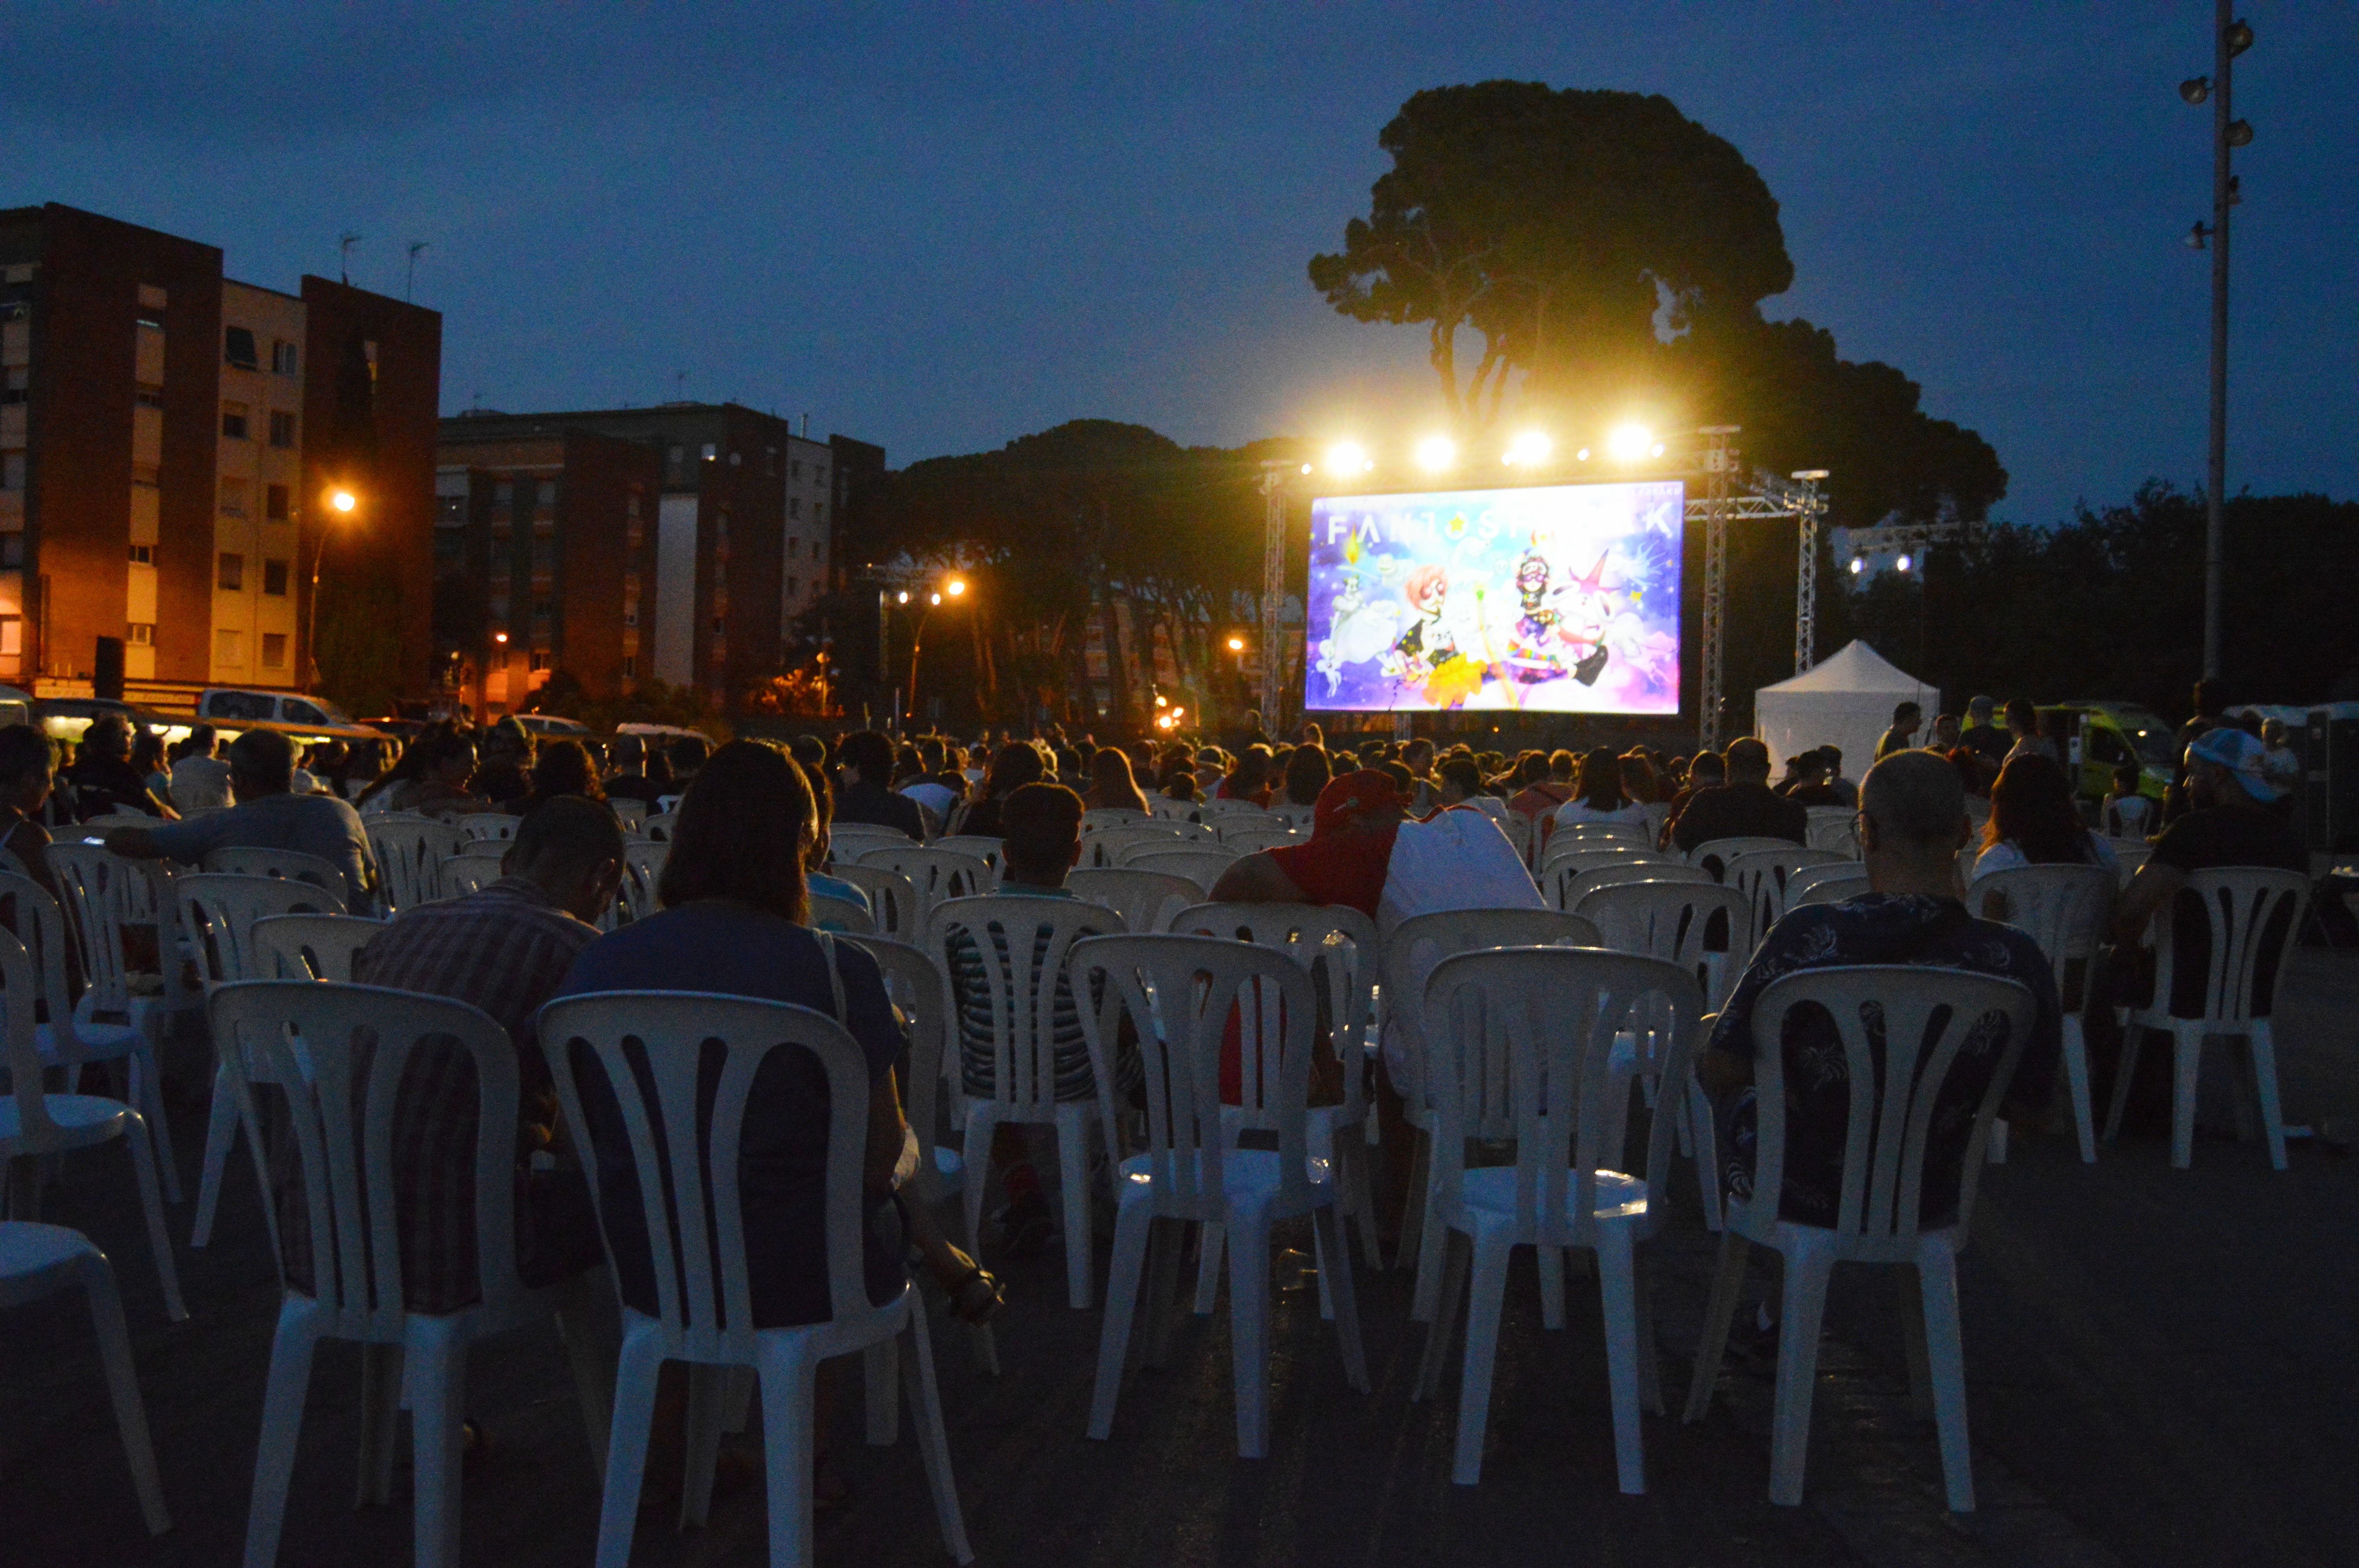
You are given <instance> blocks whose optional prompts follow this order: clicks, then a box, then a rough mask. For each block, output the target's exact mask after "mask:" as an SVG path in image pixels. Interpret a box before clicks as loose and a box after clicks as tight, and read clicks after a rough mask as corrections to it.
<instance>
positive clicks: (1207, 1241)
mask: <svg viewBox="0 0 2359 1568" xmlns="http://www.w3.org/2000/svg"><path fill="white" fill-rule="evenodd" d="M1227 1242H1228V1236H1227V1233H1226V1232H1225V1231H1223V1229H1222V1228H1221V1222H1220V1221H1219V1220H1217V1219H1208V1220H1206V1221H1205V1222H1204V1234H1203V1236H1202V1237H1201V1238H1199V1239H1198V1241H1197V1243H1196V1315H1197V1316H1198V1317H1209V1316H1211V1315H1212V1309H1213V1308H1214V1307H1216V1306H1218V1305H1219V1304H1220V1302H1221V1254H1222V1253H1223V1251H1224V1250H1225V1249H1226V1247H1227Z"/></svg>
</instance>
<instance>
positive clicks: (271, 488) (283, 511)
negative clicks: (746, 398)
mask: <svg viewBox="0 0 2359 1568" xmlns="http://www.w3.org/2000/svg"><path fill="white" fill-rule="evenodd" d="M262 515H263V517H264V519H265V520H266V521H267V522H271V523H284V522H286V521H287V487H286V486H285V485H283V484H266V485H264V486H263V487H262Z"/></svg>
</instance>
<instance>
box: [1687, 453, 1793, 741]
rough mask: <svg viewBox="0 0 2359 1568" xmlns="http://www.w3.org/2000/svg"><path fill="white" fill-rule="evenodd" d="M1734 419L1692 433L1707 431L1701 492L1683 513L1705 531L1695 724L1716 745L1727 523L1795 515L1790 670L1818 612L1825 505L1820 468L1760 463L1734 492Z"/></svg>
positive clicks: (1723, 701) (1721, 698)
mask: <svg viewBox="0 0 2359 1568" xmlns="http://www.w3.org/2000/svg"><path fill="white" fill-rule="evenodd" d="M1740 428H1741V427H1738V426H1735V425H1707V426H1705V427H1702V428H1701V429H1700V430H1698V431H1697V432H1696V434H1698V435H1700V436H1702V437H1704V438H1706V440H1707V442H1708V445H1707V446H1706V447H1705V448H1704V452H1703V475H1704V494H1703V499H1701V501H1690V502H1689V503H1688V505H1687V520H1688V521H1689V522H1690V523H1701V524H1703V525H1704V535H1703V648H1702V651H1701V657H1700V659H1699V661H1698V662H1699V664H1700V665H1701V668H1702V675H1703V683H1702V684H1703V693H1702V697H1701V700H1700V702H1699V704H1698V709H1697V714H1696V722H1697V728H1698V730H1700V731H1701V738H1702V741H1703V744H1704V745H1705V746H1706V747H1707V748H1709V749H1711V750H1713V751H1717V750H1719V748H1720V743H1721V726H1722V722H1723V719H1724V718H1725V717H1726V713H1727V708H1728V691H1727V685H1728V525H1729V524H1731V523H1741V522H1753V521H1769V520H1772V519H1776V520H1783V519H1787V518H1791V519H1793V520H1794V521H1795V522H1796V523H1797V524H1799V551H1800V558H1799V571H1798V572H1797V573H1796V577H1795V590H1794V672H1795V673H1796V674H1797V675H1799V674H1800V673H1801V672H1802V671H1804V670H1807V669H1809V668H1810V664H1811V661H1812V659H1813V657H1814V656H1815V655H1814V649H1813V641H1814V633H1815V630H1816V628H1817V625H1818V619H1819V519H1820V518H1821V516H1823V515H1824V514H1825V513H1826V509H1827V501H1826V497H1825V496H1824V495H1822V494H1821V493H1820V492H1819V481H1821V480H1822V479H1824V478H1826V477H1827V470H1824V469H1804V470H1800V471H1799V472H1798V473H1796V474H1795V475H1794V476H1793V480H1792V481H1791V482H1788V481H1786V480H1782V479H1779V478H1778V477H1777V475H1775V474H1772V473H1767V472H1765V471H1763V470H1754V473H1753V476H1752V480H1751V483H1752V492H1750V493H1748V494H1744V495H1738V494H1734V493H1732V492H1733V490H1734V481H1735V479H1736V477H1737V475H1738V474H1739V472H1740V471H1741V466H1740V463H1739V457H1740V454H1739V453H1738V451H1737V449H1735V447H1734V446H1733V445H1731V444H1730V442H1729V438H1730V437H1731V436H1734V435H1736V434H1738V433H1739V431H1740Z"/></svg>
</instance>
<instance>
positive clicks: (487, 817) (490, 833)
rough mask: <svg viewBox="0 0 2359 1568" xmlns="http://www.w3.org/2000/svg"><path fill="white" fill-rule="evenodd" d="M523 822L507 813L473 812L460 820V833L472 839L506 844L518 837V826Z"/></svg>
mask: <svg viewBox="0 0 2359 1568" xmlns="http://www.w3.org/2000/svg"><path fill="white" fill-rule="evenodd" d="M522 820H523V818H521V817H517V816H509V815H508V814H507V813H506V812H505V811H471V812H469V813H467V815H465V816H462V817H460V818H459V831H460V832H462V833H464V834H465V835H466V836H467V837H468V838H476V839H486V840H489V841H492V842H495V843H500V844H505V843H506V842H507V841H508V840H509V839H511V838H515V837H516V824H517V823H518V822H520V821H522Z"/></svg>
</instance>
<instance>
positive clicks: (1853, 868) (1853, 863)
mask: <svg viewBox="0 0 2359 1568" xmlns="http://www.w3.org/2000/svg"><path fill="white" fill-rule="evenodd" d="M1865 875H1867V866H1866V863H1865V862H1864V861H1862V860H1860V859H1859V858H1858V857H1857V856H1854V857H1852V858H1851V859H1849V860H1828V861H1825V862H1823V863H1821V864H1820V865H1815V866H1796V867H1795V868H1794V869H1793V870H1791V871H1788V872H1787V873H1786V908H1788V909H1789V910H1790V909H1794V908H1796V907H1798V906H1799V905H1800V903H1802V895H1803V894H1804V893H1806V892H1810V889H1811V888H1813V887H1815V886H1817V885H1818V884H1819V883H1821V882H1825V881H1843V880H1845V879H1847V878H1853V877H1864V876H1865Z"/></svg>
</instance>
